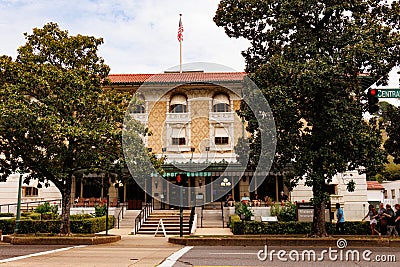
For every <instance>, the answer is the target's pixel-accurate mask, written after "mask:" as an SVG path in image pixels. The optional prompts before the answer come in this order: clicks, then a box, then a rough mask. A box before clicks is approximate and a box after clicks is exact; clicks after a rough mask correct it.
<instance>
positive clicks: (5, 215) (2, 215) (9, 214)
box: [0, 212, 14, 217]
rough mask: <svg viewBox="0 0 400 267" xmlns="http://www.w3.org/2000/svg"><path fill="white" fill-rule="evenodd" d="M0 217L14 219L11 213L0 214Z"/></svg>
mask: <svg viewBox="0 0 400 267" xmlns="http://www.w3.org/2000/svg"><path fill="white" fill-rule="evenodd" d="M0 217H14V213H11V212H5V213H0Z"/></svg>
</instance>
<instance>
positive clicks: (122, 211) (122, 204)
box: [114, 203, 126, 229]
mask: <svg viewBox="0 0 400 267" xmlns="http://www.w3.org/2000/svg"><path fill="white" fill-rule="evenodd" d="M120 207H121V209H120V210H119V212H118V215H117V227H118V229H119V221H120V217H121V219H123V218H124V207H126V203H121V204H120ZM121 213H122V216H121ZM114 226H115V224H114Z"/></svg>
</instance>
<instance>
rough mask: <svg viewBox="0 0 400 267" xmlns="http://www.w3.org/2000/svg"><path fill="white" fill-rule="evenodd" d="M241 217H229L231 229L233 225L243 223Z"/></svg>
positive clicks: (234, 215) (233, 215)
mask: <svg viewBox="0 0 400 267" xmlns="http://www.w3.org/2000/svg"><path fill="white" fill-rule="evenodd" d="M241 221H242V220H240V217H239V215H237V214H232V215H230V216H229V223H228V226H229V227H231V226H232V224H233V223H235V222H241Z"/></svg>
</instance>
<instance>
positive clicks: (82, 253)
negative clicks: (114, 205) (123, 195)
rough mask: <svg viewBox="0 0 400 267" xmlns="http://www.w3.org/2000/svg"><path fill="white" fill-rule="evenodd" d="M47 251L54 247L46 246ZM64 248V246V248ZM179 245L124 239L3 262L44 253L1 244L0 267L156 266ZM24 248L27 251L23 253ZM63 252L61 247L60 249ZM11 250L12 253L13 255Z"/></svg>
mask: <svg viewBox="0 0 400 267" xmlns="http://www.w3.org/2000/svg"><path fill="white" fill-rule="evenodd" d="M46 247H47V248H48V250H51V249H54V248H56V247H54V246H51V247H50V246H46ZM65 247H66V246H64V248H65ZM181 248H182V246H179V245H174V244H170V243H168V240H167V238H163V237H160V238H155V237H152V236H123V238H122V240H121V241H118V242H115V243H109V244H102V245H95V246H68V249H64V250H59V251H55V252H53V253H51V254H46V255H41V254H39V255H34V256H30V257H28V258H22V259H18V260H15V261H10V262H5V263H2V262H1V261H4V258H5V257H7V256H6V255H9V257H11V256H12V254H15V253H16V250H18V251H19V253H20V254H21V253H22V254H24V255H31V253H32V252H33V253H36V252H39V251H42V250H43V246H40V247H39V246H30V248H29V249H26V246H17V245H4V244H2V245H0V254H1V255H4V256H3V259H2V260H0V266H1V267H6V266H12V267H28V266H29V267H32V266H34V267H35V266H40V267H54V266H56V267H67V266H68V267H69V266H71V267H72V266H73V267H76V266H79V267H81V266H82V267H86V266H88V267H89V266H96V267H102V266H104V267H109V266H140V267H147V266H151V267H153V266H156V265H158V264H160V263H161V262H162V261H163V260H164V259H166V258H167V257H168V256H169V255H171V254H173V253H174V252H176V251H178V250H179V249H181ZM24 249H26V250H24ZM61 249H62V248H61ZM13 251H14V252H13Z"/></svg>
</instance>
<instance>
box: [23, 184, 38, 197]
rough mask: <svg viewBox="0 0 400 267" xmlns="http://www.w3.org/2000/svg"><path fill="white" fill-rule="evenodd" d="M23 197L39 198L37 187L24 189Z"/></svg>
mask: <svg viewBox="0 0 400 267" xmlns="http://www.w3.org/2000/svg"><path fill="white" fill-rule="evenodd" d="M22 195H23V196H24V197H37V196H38V195H39V191H38V189H37V188H36V187H32V186H25V187H22Z"/></svg>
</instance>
